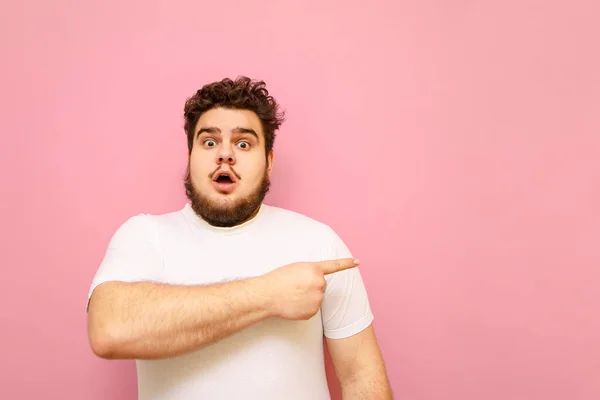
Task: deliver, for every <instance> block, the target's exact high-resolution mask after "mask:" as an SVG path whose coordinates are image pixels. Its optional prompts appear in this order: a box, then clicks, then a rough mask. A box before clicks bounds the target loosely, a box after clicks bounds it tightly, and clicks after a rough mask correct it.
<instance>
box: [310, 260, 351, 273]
mask: <svg viewBox="0 0 600 400" xmlns="http://www.w3.org/2000/svg"><path fill="white" fill-rule="evenodd" d="M359 264H360V261H359V260H358V259H357V258H341V259H338V260H328V261H323V262H322V263H319V267H320V268H321V271H323V274H325V275H327V274H333V273H334V272H340V271H344V270H346V269H349V268H354V267H358V265H359Z"/></svg>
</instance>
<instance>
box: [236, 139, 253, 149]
mask: <svg viewBox="0 0 600 400" xmlns="http://www.w3.org/2000/svg"><path fill="white" fill-rule="evenodd" d="M238 147H239V148H240V149H242V150H248V149H249V148H250V143H248V142H246V141H241V142H239V143H238Z"/></svg>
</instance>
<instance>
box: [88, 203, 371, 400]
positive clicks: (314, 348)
mask: <svg viewBox="0 0 600 400" xmlns="http://www.w3.org/2000/svg"><path fill="white" fill-rule="evenodd" d="M346 257H352V254H351V253H350V251H349V250H348V248H347V247H346V246H345V244H344V243H343V241H342V240H341V239H340V237H339V236H338V235H337V234H336V233H335V232H334V231H333V230H332V229H331V228H330V227H329V226H327V225H325V224H323V223H321V222H318V221H316V220H314V219H311V218H309V217H307V216H304V215H302V214H298V213H295V212H292V211H289V210H285V209H282V208H278V207H273V206H268V205H266V204H263V205H262V206H261V208H260V210H259V212H258V214H257V215H256V216H255V217H254V218H253V219H252V220H250V221H248V222H246V223H244V224H242V225H239V226H236V227H233V228H218V227H214V226H211V225H209V224H208V223H206V221H204V220H203V219H202V218H199V217H198V216H197V215H196V213H195V212H194V211H193V210H192V208H191V206H190V205H189V204H186V205H185V206H184V207H183V209H181V210H179V211H176V212H172V213H167V214H161V215H149V214H140V215H137V216H134V217H132V218H130V219H129V220H127V221H126V222H125V223H124V224H123V225H121V227H120V228H119V229H118V230H117V232H116V233H115V234H114V235H113V237H112V239H111V241H110V244H109V246H108V249H107V251H106V254H105V257H104V259H103V261H102V263H101V265H100V267H99V268H98V271H97V272H96V275H95V276H94V279H93V281H92V284H91V287H90V290H89V296H91V294H92V292H93V290H94V288H95V287H96V286H98V285H99V284H100V283H102V282H106V281H125V282H134V281H154V282H161V283H167V284H179V285H182V284H184V285H194V284H202V285H206V284H211V283H220V282H225V281H230V280H235V279H243V278H248V277H254V276H259V275H262V274H265V273H267V272H269V271H271V270H273V269H275V268H278V267H281V266H283V265H286V264H290V263H294V262H301V261H323V260H330V259H338V258H346ZM326 280H327V287H326V292H325V296H324V299H323V303H322V305H321V309H320V311H319V312H318V313H317V314H316V315H315V316H314V317H313V318H311V319H309V320H306V321H289V320H284V319H281V318H270V319H267V320H263V321H261V322H258V323H256V324H254V325H252V326H250V327H248V328H246V329H244V330H241V331H238V332H237V333H234V334H232V335H231V336H229V337H226V338H224V339H222V340H220V341H218V342H216V343H214V344H212V345H210V346H208V347H205V348H203V349H200V350H197V351H194V352H191V353H187V354H185V355H182V356H178V357H172V358H167V359H160V360H137V362H136V364H137V373H138V392H139V400H167V399H168V400H172V399H177V400H192V399H193V400H197V399H211V400H212V399H257V400H258V399H260V400H271V399H272V400H281V399H286V400H295V399H298V400H308V399H310V400H325V399H329V398H330V397H329V390H328V387H327V380H326V376H325V367H324V355H323V335H325V336H326V337H328V338H332V339H340V338H345V337H348V336H352V335H355V334H357V333H358V332H360V331H362V330H364V329H365V328H367V327H368V326H369V325H370V324H371V322H372V320H373V315H372V312H371V309H370V306H369V301H368V298H367V293H366V290H365V286H364V284H363V281H362V278H361V275H360V272H359V270H358V268H351V269H349V270H346V271H342V272H338V273H335V274H331V275H327V276H326ZM89 296H88V300H89Z"/></svg>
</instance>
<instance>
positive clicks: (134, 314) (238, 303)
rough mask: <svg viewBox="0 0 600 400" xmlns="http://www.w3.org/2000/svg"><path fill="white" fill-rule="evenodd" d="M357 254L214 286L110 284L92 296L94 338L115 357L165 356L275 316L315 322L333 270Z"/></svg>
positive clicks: (95, 346) (95, 345)
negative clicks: (328, 277) (312, 318)
mask: <svg viewBox="0 0 600 400" xmlns="http://www.w3.org/2000/svg"><path fill="white" fill-rule="evenodd" d="M357 265H358V263H357V262H355V260H353V259H344V260H331V261H325V262H321V263H294V264H289V265H285V266H283V267H279V268H277V269H275V270H273V271H271V272H269V273H267V274H265V275H261V276H259V277H255V278H249V279H245V280H239V281H234V282H228V283H224V284H215V285H209V286H185V285H179V286H176V285H166V284H159V283H150V282H135V283H125V282H117V281H110V282H105V283H102V284H100V285H98V286H97V287H96V288H95V289H94V291H93V293H92V295H91V298H90V302H89V309H88V335H89V340H90V345H91V347H92V350H93V351H94V353H95V354H96V355H98V356H100V357H102V358H109V359H115V358H118V359H122V358H130V359H157V358H165V357H172V356H176V355H181V354H183V353H186V352H189V351H191V350H195V349H198V348H200V347H203V346H206V345H209V344H211V343H214V342H216V341H218V340H220V339H222V338H224V337H226V336H228V335H230V334H232V333H234V332H237V331H239V330H241V329H244V328H246V327H248V326H250V325H252V324H254V323H256V322H259V321H261V320H263V319H266V318H269V317H280V318H285V319H289V320H300V319H309V318H311V317H312V316H314V315H315V314H316V313H317V311H318V310H319V308H320V307H321V302H322V300H323V293H324V291H325V286H326V281H325V275H327V274H332V273H335V272H339V271H342V270H345V269H348V268H353V267H356V266H357Z"/></svg>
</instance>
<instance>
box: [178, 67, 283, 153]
mask: <svg viewBox="0 0 600 400" xmlns="http://www.w3.org/2000/svg"><path fill="white" fill-rule="evenodd" d="M216 107H224V108H232V109H239V110H250V111H253V112H254V113H256V115H257V116H258V118H259V119H260V121H261V124H262V128H263V132H264V135H265V150H266V154H267V156H268V154H269V152H270V151H271V150H272V149H273V144H274V142H275V131H276V130H277V129H279V126H280V125H281V124H282V123H283V121H284V112H283V111H280V107H279V105H278V104H277V101H275V99H274V98H273V96H271V95H269V92H268V91H267V88H266V85H265V82H264V81H256V80H252V79H250V78H248V77H246V76H240V77H238V78H237V79H236V80H235V81H234V80H231V79H229V78H225V79H223V80H221V81H218V82H212V83H209V84H206V85H204V86H203V87H202V89H200V90H198V91H197V92H196V93H195V94H194V95H193V96H192V97H190V98H189V99H187V101H186V102H185V107H184V118H185V125H184V130H185V133H186V135H187V144H188V152H189V153H191V152H192V147H193V145H194V131H195V129H196V124H197V123H198V119H200V116H201V115H202V113H204V112H206V111H208V110H210V109H212V108H216Z"/></svg>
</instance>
